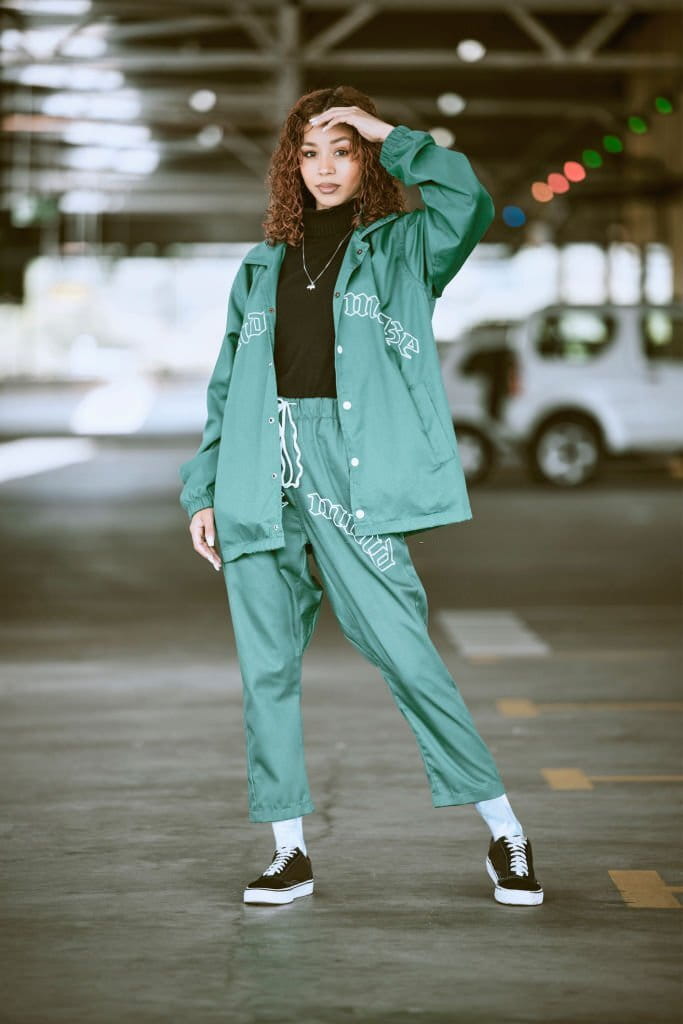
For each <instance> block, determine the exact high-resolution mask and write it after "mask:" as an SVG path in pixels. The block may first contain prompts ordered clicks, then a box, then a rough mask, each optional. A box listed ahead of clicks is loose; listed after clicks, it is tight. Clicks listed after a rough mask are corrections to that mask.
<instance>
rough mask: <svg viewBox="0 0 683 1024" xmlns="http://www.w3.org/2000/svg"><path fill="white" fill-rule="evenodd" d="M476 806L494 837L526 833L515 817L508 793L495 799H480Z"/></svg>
mask: <svg viewBox="0 0 683 1024" xmlns="http://www.w3.org/2000/svg"><path fill="white" fill-rule="evenodd" d="M474 806H475V808H476V809H477V811H478V812H479V814H481V816H482V818H483V819H484V821H485V822H486V824H487V825H488V827H489V828H490V830H491V835H492V836H493V838H494V839H500V837H501V836H517V835H524V829H523V828H522V823H521V822H520V821H519V819H518V818H516V817H515V812H514V811H513V810H512V807H511V806H510V801H509V800H508V798H507V794H506V793H503V795H502V796H496V797H494V798H493V800H480V801H479V802H478V803H476V804H475V805H474Z"/></svg>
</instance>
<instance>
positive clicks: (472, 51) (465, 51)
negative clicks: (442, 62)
mask: <svg viewBox="0 0 683 1024" xmlns="http://www.w3.org/2000/svg"><path fill="white" fill-rule="evenodd" d="M455 52H456V53H457V55H458V57H459V58H460V60H464V61H466V62H467V63H468V64H472V63H474V61H477V60H481V58H482V57H483V56H484V54H485V53H486V47H485V46H484V44H483V43H480V42H479V40H478V39H461V40H460V42H459V43H458V45H457V46H456V48H455Z"/></svg>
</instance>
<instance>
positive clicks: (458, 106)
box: [436, 92, 466, 117]
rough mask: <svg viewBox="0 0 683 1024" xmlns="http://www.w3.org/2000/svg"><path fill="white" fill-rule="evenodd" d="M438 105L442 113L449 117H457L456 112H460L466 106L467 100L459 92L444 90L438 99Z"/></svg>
mask: <svg viewBox="0 0 683 1024" xmlns="http://www.w3.org/2000/svg"><path fill="white" fill-rule="evenodd" d="M436 105H437V107H438V108H439V110H440V111H441V113H442V114H445V115H446V116H447V117H455V115H456V114H460V113H461V112H462V111H463V110H464V109H465V107H466V103H465V100H464V99H463V98H462V96H460V94H459V93H457V92H444V93H442V94H441V95H440V96H439V97H438V98H437V101H436Z"/></svg>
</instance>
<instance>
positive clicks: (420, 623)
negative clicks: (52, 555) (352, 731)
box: [223, 398, 505, 821]
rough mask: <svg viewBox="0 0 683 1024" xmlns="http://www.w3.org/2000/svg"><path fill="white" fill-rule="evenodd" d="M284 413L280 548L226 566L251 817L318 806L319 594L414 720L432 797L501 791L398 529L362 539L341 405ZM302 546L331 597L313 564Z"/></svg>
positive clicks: (285, 403) (322, 403) (443, 800)
mask: <svg viewBox="0 0 683 1024" xmlns="http://www.w3.org/2000/svg"><path fill="white" fill-rule="evenodd" d="M278 408H279V417H280V447H281V466H282V473H281V481H282V503H283V507H282V511H283V529H284V535H285V546H284V547H283V548H278V549H276V550H272V551H257V552H254V553H251V554H245V555H241V556H240V557H239V558H236V559H234V560H233V561H231V562H226V563H224V565H223V571H224V577H225V583H226V589H227V594H228V603H229V607H230V614H231V617H232V623H233V629H234V634H235V643H236V647H237V654H238V660H239V665H240V673H241V676H242V684H243V704H242V706H243V716H244V731H245V741H246V755H247V780H248V802H249V819H250V820H251V821H279V820H281V819H283V818H294V817H298V816H299V815H302V814H307V813H309V812H311V811H313V810H315V805H314V804H313V801H312V799H311V794H310V791H309V785H308V778H307V773H306V765H305V757H304V749H303V730H302V718H301V665H302V656H303V653H304V651H305V649H306V647H307V646H308V643H309V642H310V639H311V637H312V635H313V630H314V628H315V625H316V622H317V619H318V615H319V612H320V603H321V600H322V597H323V592H325V593H327V595H328V597H329V599H330V602H331V604H332V609H333V611H334V614H335V616H336V618H337V620H338V621H339V624H340V626H341V628H342V630H343V632H344V634H345V636H346V637H347V639H348V640H349V641H350V642H351V643H352V644H353V645H354V647H356V648H357V649H358V650H359V651H360V652H361V653H362V654H363V655H364V656H365V657H366V658H367V659H368V660H369V661H370V662H372V664H373V665H376V666H377V668H378V669H379V670H380V672H381V674H382V676H383V677H384V679H385V680H386V682H387V683H388V684H389V687H390V689H391V692H392V694H393V697H394V700H395V701H396V704H397V706H398V708H399V709H400V711H401V712H402V714H403V715H404V716H405V718H406V719H407V721H408V723H409V725H410V726H411V728H412V730H413V732H414V734H415V738H416V740H417V744H418V747H419V750H420V753H421V756H422V760H423V762H424V767H425V771H426V774H427V779H428V782H429V787H430V790H431V796H432V803H433V805H434V806H435V807H444V806H447V805H450V804H467V803H474V802H475V801H479V800H488V799H491V798H493V797H497V796H501V795H502V794H503V793H504V792H505V786H504V785H503V782H502V780H501V777H500V775H499V774H498V770H497V768H496V765H495V762H494V760H493V757H492V755H491V752H490V751H489V749H488V747H487V746H486V744H485V743H484V741H483V740H482V738H481V736H480V735H479V733H478V732H477V729H476V727H475V725H474V722H473V720H472V717H471V715H470V712H469V710H468V708H467V706H466V704H465V702H464V701H463V699H462V696H461V694H460V691H459V690H458V688H457V685H456V683H455V681H454V680H453V678H452V676H451V675H450V673H449V671H448V669H447V667H446V665H445V664H444V662H443V660H442V659H441V657H440V655H439V653H438V651H437V650H436V648H435V646H434V644H433V643H432V640H431V638H430V636H429V633H428V628H427V627H428V610H427V595H426V593H425V589H424V587H423V585H422V582H421V581H420V578H419V576H418V575H417V572H416V571H415V568H414V566H413V563H412V560H411V557H410V552H409V549H408V545H407V544H406V541H405V538H404V535H403V534H400V533H390V534H386V535H383V536H379V535H373V536H370V537H357V536H356V535H355V532H354V515H353V512H352V509H351V504H350V494H349V477H348V474H349V468H348V459H347V453H346V450H345V445H344V439H343V435H342V431H341V427H340V424H339V413H338V409H337V400H336V399H334V398H296V399H293V398H288V399H285V398H278ZM352 471H353V470H351V472H352ZM307 544H310V546H311V548H312V551H313V555H314V558H315V562H316V565H317V567H318V570H319V573H320V578H321V582H322V584H323V587H324V591H323V589H322V588H321V586H320V585H319V583H318V581H317V580H316V579H315V577H314V576H312V574H311V572H310V568H309V565H308V559H307V553H306V545H307Z"/></svg>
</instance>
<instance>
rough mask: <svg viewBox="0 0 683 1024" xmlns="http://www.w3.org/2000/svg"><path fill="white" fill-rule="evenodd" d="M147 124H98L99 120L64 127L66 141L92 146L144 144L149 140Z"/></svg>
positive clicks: (76, 122)
mask: <svg viewBox="0 0 683 1024" xmlns="http://www.w3.org/2000/svg"><path fill="white" fill-rule="evenodd" d="M149 135H150V132H149V128H148V127H147V125H146V124H98V122H97V121H75V122H74V123H73V124H70V125H68V126H67V127H66V128H65V129H64V134H63V137H64V140H65V142H72V143H74V144H75V145H81V146H90V145H97V144H98V143H102V144H103V145H105V146H142V145H144V143H145V142H148V141H149Z"/></svg>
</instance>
